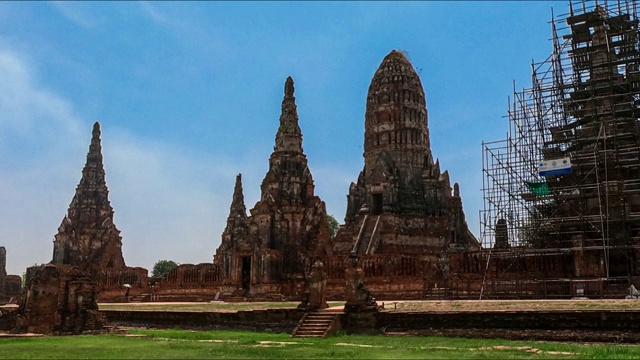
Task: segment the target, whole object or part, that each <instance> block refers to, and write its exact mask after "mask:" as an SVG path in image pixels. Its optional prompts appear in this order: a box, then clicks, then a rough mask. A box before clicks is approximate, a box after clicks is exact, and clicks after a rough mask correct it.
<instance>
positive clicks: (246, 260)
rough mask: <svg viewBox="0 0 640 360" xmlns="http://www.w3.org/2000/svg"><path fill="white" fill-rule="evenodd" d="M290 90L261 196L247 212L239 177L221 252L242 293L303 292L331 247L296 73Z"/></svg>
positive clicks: (227, 277) (228, 277) (227, 276)
mask: <svg viewBox="0 0 640 360" xmlns="http://www.w3.org/2000/svg"><path fill="white" fill-rule="evenodd" d="M284 90H285V91H284V99H283V101H282V113H281V116H280V126H279V127H278V131H277V133H276V139H275V140H276V141H275V147H274V150H273V153H272V154H271V157H270V158H269V170H268V172H267V174H266V176H265V177H264V180H263V181H262V185H261V198H260V201H258V202H257V203H256V205H255V206H254V207H253V209H251V211H250V213H251V215H250V216H248V217H247V216H246V213H245V206H244V198H243V195H242V184H241V178H240V176H238V178H237V180H236V186H235V190H234V195H233V202H232V204H231V209H230V213H229V218H228V220H227V227H226V229H225V230H224V233H223V235H222V243H221V245H220V247H219V248H218V250H217V251H216V257H215V258H216V263H217V264H218V265H219V266H220V267H221V269H222V276H223V278H224V282H225V284H226V286H227V288H228V289H229V290H236V291H238V290H242V291H240V292H236V293H241V294H243V295H246V296H254V297H260V296H267V295H268V294H281V295H284V296H292V297H300V296H302V295H303V293H304V282H305V279H306V277H307V276H308V272H309V271H310V268H311V265H312V264H313V260H314V259H315V258H317V257H320V256H322V255H323V254H326V253H327V252H330V251H331V247H330V245H329V241H330V240H329V238H330V236H329V229H328V226H327V214H326V210H325V204H324V202H323V201H322V200H321V199H320V198H319V197H318V196H315V194H314V183H313V177H312V176H311V172H310V171H309V166H308V164H307V157H306V155H305V154H304V152H303V149H302V131H301V130H300V126H299V124H298V112H297V107H296V103H295V97H294V85H293V80H292V79H291V77H289V78H287V80H286V83H285V89H284Z"/></svg>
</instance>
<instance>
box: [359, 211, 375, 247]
mask: <svg viewBox="0 0 640 360" xmlns="http://www.w3.org/2000/svg"><path fill="white" fill-rule="evenodd" d="M379 221H380V215H378V216H376V217H373V218H371V219H367V218H365V219H364V221H363V223H362V229H361V230H360V237H359V238H358V244H357V250H356V253H357V254H358V255H368V254H369V252H370V248H371V246H372V244H373V242H374V238H375V235H376V230H377V229H378V222H379Z"/></svg>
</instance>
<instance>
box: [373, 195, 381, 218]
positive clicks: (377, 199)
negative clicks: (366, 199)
mask: <svg viewBox="0 0 640 360" xmlns="http://www.w3.org/2000/svg"><path fill="white" fill-rule="evenodd" d="M371 198H372V200H373V201H372V203H373V204H372V205H373V206H372V208H371V213H372V214H373V215H380V214H382V194H380V193H378V194H371Z"/></svg>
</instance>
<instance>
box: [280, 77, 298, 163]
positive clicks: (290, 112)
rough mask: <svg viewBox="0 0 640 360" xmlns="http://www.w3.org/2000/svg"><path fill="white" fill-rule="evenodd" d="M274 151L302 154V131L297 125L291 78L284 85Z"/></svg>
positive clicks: (296, 109) (296, 108) (296, 111)
mask: <svg viewBox="0 0 640 360" xmlns="http://www.w3.org/2000/svg"><path fill="white" fill-rule="evenodd" d="M274 151H294V152H302V130H300V125H299V124H298V107H297V106H296V98H295V96H294V86H293V79H292V78H291V76H289V77H288V78H287V80H286V81H285V84H284V99H283V100H282V113H281V114H280V126H279V127H278V132H277V134H276V146H275V148H274Z"/></svg>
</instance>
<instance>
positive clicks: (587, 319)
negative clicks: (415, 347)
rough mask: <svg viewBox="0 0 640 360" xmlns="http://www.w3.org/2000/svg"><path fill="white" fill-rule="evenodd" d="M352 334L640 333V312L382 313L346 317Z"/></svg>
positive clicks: (345, 326) (345, 327) (347, 325)
mask: <svg viewBox="0 0 640 360" xmlns="http://www.w3.org/2000/svg"><path fill="white" fill-rule="evenodd" d="M344 329H345V330H346V331H347V332H349V333H382V332H407V331H416V330H432V329H505V330H512V329H513V330H579V331H635V332H640V311H636V310H634V311H627V310H586V311H561V310H559V311H482V312H480V311H478V312H380V313H356V314H350V315H349V316H347V317H346V319H345V323H344Z"/></svg>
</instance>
